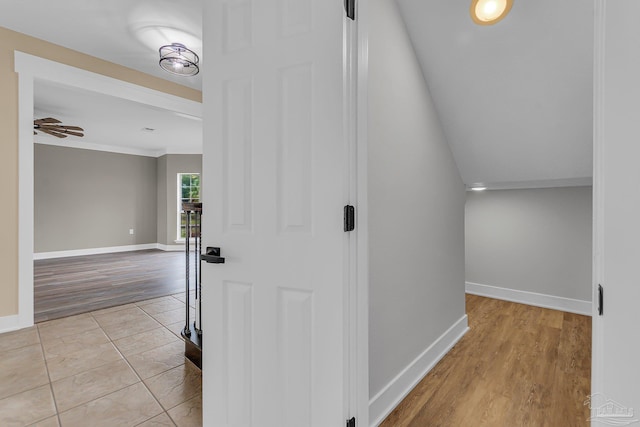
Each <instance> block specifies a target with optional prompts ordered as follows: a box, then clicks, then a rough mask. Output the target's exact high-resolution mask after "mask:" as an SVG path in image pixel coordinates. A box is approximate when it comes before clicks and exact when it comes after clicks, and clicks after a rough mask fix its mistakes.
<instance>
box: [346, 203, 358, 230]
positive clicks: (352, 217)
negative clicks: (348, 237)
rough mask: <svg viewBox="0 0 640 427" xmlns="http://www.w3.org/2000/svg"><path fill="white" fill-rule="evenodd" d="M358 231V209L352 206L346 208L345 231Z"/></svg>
mask: <svg viewBox="0 0 640 427" xmlns="http://www.w3.org/2000/svg"><path fill="white" fill-rule="evenodd" d="M355 229H356V208H354V207H353V206H351V205H347V206H345V207H344V231H353V230H355Z"/></svg>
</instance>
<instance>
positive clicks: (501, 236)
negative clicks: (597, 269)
mask: <svg viewBox="0 0 640 427" xmlns="http://www.w3.org/2000/svg"><path fill="white" fill-rule="evenodd" d="M591 193H592V189H591V187H563V188H538V189H527V190H493V191H482V192H474V191H470V192H468V193H467V203H466V215H465V227H466V230H465V241H466V245H465V248H466V280H467V282H471V283H473V284H480V285H488V286H494V287H499V288H506V289H512V290H518V291H525V292H533V293H538V294H544V295H549V296H554V297H561V298H569V299H574V300H580V301H591V267H592V263H591V253H592V252H591V234H592V232H591V231H592V230H591V228H592V217H593V216H592V210H593V209H592V196H591ZM586 309H587V311H590V303H587V304H586Z"/></svg>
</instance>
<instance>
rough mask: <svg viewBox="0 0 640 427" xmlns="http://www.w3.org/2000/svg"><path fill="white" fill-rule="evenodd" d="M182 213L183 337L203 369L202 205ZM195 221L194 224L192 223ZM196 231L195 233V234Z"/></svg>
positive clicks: (191, 356) (190, 356) (185, 207)
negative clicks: (193, 309) (193, 303)
mask: <svg viewBox="0 0 640 427" xmlns="http://www.w3.org/2000/svg"><path fill="white" fill-rule="evenodd" d="M182 212H184V213H185V214H186V224H185V225H186V236H185V262H186V264H185V293H186V298H185V301H186V304H185V305H186V308H185V312H186V313H185V326H184V329H183V330H182V337H183V338H184V340H185V346H184V354H185V356H186V357H187V358H188V359H189V360H191V361H192V362H193V363H194V364H195V365H196V366H197V367H199V368H201V369H202V293H201V292H202V277H201V270H202V261H201V260H200V253H201V252H202V243H201V237H202V233H201V228H200V227H201V224H202V203H183V204H182ZM192 220H193V224H192V222H191V221H192ZM193 230H195V232H193ZM192 238H193V239H194V255H195V259H194V264H193V273H194V274H193V282H194V288H195V298H196V318H195V319H194V321H193V322H191V319H190V317H191V316H190V310H189V308H190V307H191V292H190V291H191V286H190V285H191V278H192V275H191V269H192V265H191V256H190V255H191V239H192Z"/></svg>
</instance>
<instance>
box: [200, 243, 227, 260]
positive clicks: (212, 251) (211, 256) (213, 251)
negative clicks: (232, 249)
mask: <svg viewBox="0 0 640 427" xmlns="http://www.w3.org/2000/svg"><path fill="white" fill-rule="evenodd" d="M200 259H201V260H202V261H205V262H208V263H210V264H224V257H222V256H220V248H214V247H211V246H208V247H207V253H206V254H202V255H200Z"/></svg>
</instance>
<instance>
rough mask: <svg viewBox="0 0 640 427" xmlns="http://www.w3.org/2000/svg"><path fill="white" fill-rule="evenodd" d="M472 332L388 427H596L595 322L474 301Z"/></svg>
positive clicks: (402, 405)
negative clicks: (592, 411)
mask: <svg viewBox="0 0 640 427" xmlns="http://www.w3.org/2000/svg"><path fill="white" fill-rule="evenodd" d="M467 314H468V316H469V326H470V330H469V332H468V333H467V334H466V335H465V336H464V337H463V338H462V339H461V340H460V342H458V343H457V344H456V345H455V346H454V347H453V349H452V350H451V351H450V352H449V353H448V354H447V355H446V356H445V357H444V358H443V359H442V360H441V361H440V362H439V363H438V364H437V365H436V366H435V367H434V368H433V369H432V370H431V372H429V374H427V376H426V377H425V378H424V379H423V380H422V381H421V382H420V383H419V384H418V385H417V386H416V387H415V388H414V390H413V391H411V393H409V395H408V396H407V397H406V398H405V399H404V400H403V401H402V403H400V405H399V406H398V407H397V408H396V409H395V410H394V411H393V412H392V413H391V414H390V415H389V416H388V417H387V419H386V420H385V421H384V422H383V423H382V424H381V426H382V427H432V426H434V427H437V426H442V427H460V426H464V427H466V426H473V427H484V426H486V427H499V426H504V427H514V426H518V427H525V426H532V427H533V426H535V427H539V426H550V427H559V426H562V427H565V426H567V427H573V426H576V427H578V426H588V425H589V422H588V421H587V419H588V417H589V410H588V408H587V407H585V406H584V405H583V403H584V400H585V399H586V397H587V396H588V395H589V393H590V391H589V390H590V382H591V318H590V317H587V316H580V315H577V314H571V313H564V312H560V311H555V310H549V309H544V308H538V307H532V306H527V305H523V304H516V303H511V302H507V301H500V300H495V299H490V298H483V297H479V296H474V295H467Z"/></svg>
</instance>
